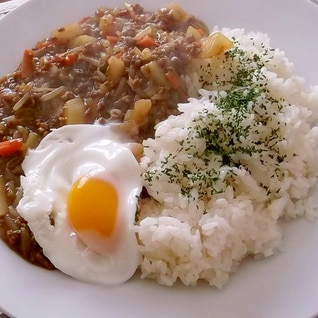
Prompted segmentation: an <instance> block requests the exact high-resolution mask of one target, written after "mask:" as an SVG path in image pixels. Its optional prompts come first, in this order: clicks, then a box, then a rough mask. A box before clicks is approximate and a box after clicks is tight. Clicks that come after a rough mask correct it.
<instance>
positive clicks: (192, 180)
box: [136, 29, 318, 288]
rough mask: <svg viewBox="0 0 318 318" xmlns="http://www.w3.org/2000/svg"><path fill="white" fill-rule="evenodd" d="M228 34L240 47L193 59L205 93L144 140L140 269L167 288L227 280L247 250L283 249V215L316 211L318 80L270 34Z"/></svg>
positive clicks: (196, 85)
mask: <svg viewBox="0 0 318 318" xmlns="http://www.w3.org/2000/svg"><path fill="white" fill-rule="evenodd" d="M222 32H224V33H225V34H226V35H227V36H228V37H229V38H233V39H234V42H235V46H234V48H233V49H231V50H230V51H228V52H227V53H225V54H224V55H222V56H219V57H216V58H214V59H209V60H206V61H203V62H202V61H201V62H200V64H195V63H194V65H192V67H193V68H194V69H195V71H196V73H195V75H194V76H193V79H192V80H193V82H192V83H191V86H192V87H191V89H192V90H193V91H194V90H196V89H198V90H199V92H200V96H198V98H197V99H195V98H192V99H190V100H189V103H187V104H180V105H179V110H180V111H181V115H179V116H171V117H169V118H168V119H167V120H166V121H164V122H162V123H160V124H159V125H158V126H157V129H156V136H155V139H148V140H146V141H145V142H144V146H145V150H144V157H143V158H142V161H141V165H142V166H143V168H144V174H143V179H144V186H145V187H146V189H147V191H148V193H149V194H150V197H148V198H146V199H143V200H142V201H141V212H140V221H139V224H138V225H137V226H136V231H137V233H138V238H139V241H140V250H141V253H142V255H143V260H142V263H141V272H142V274H141V277H142V278H155V279H156V280H157V281H158V282H159V283H161V284H164V285H168V286H171V285H173V284H174V283H175V282H176V281H177V280H178V279H180V280H181V281H182V282H183V283H184V284H185V285H195V284H196V283H197V281H198V280H201V279H203V280H206V281H208V282H209V284H210V285H212V286H216V287H218V288H222V287H223V286H224V285H225V284H226V283H227V282H228V280H229V277H230V275H231V274H232V273H233V272H235V271H236V270H237V268H238V265H239V264H240V262H241V261H242V260H243V259H244V258H245V257H247V256H248V255H252V256H255V257H268V256H271V255H273V254H275V253H276V252H278V251H279V249H280V247H281V244H282V237H283V234H282V231H281V228H280V225H279V222H278V221H279V220H280V219H291V218H296V217H300V216H306V217H307V218H308V219H311V220H312V219H314V218H315V217H316V216H317V210H316V205H315V204H316V203H315V202H314V200H313V198H312V197H310V195H309V194H310V190H311V189H312V187H313V186H314V184H315V183H316V179H317V174H318V152H317V145H318V129H317V127H315V125H316V123H317V119H318V111H317V100H318V87H311V88H307V87H306V85H305V83H304V80H303V79H302V78H300V77H298V76H296V75H294V74H293V65H292V64H291V63H290V62H289V61H288V60H287V59H286V58H285V56H284V53H283V52H281V51H279V50H277V49H275V50H273V49H272V48H271V47H270V42H269V39H268V37H267V36H266V35H264V34H260V33H249V34H245V33H244V31H243V30H238V29H236V30H229V29H225V30H222Z"/></svg>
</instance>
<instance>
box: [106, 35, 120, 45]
mask: <svg viewBox="0 0 318 318" xmlns="http://www.w3.org/2000/svg"><path fill="white" fill-rule="evenodd" d="M106 39H107V40H108V41H109V42H110V43H111V44H116V43H117V42H118V40H119V38H118V36H117V35H106Z"/></svg>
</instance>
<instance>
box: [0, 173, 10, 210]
mask: <svg viewBox="0 0 318 318" xmlns="http://www.w3.org/2000/svg"><path fill="white" fill-rule="evenodd" d="M7 213H8V202H7V192H6V185H5V182H4V178H3V176H1V175H0V215H5V214H7Z"/></svg>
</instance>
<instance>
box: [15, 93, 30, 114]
mask: <svg viewBox="0 0 318 318" xmlns="http://www.w3.org/2000/svg"><path fill="white" fill-rule="evenodd" d="M30 96H31V93H30V92H27V93H26V94H24V95H23V97H22V98H20V99H19V100H18V101H17V102H16V103H15V105H14V106H13V108H12V109H13V111H17V110H19V109H20V108H21V107H22V106H23V105H24V104H25V103H26V102H27V100H28V99H29V98H30Z"/></svg>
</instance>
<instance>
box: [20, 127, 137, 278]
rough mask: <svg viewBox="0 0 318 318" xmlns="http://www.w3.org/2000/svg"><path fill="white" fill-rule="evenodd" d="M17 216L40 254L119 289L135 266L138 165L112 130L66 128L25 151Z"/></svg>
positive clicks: (69, 271)
mask: <svg viewBox="0 0 318 318" xmlns="http://www.w3.org/2000/svg"><path fill="white" fill-rule="evenodd" d="M22 168H23V170H24V176H22V177H21V186H22V188H23V197H22V198H21V200H20V202H19V204H18V207H17V209H18V212H19V213H20V215H21V216H22V217H23V218H25V219H26V221H27V222H28V225H29V227H30V229H31V231H32V232H33V234H34V237H35V239H36V240H37V242H38V243H39V245H40V246H41V247H42V248H43V253H44V254H45V255H46V256H47V257H48V259H49V260H50V261H51V262H52V263H53V264H54V266H55V267H56V268H57V269H59V270H60V271H62V272H64V273H66V274H68V275H70V276H72V277H74V278H76V279H78V280H82V281H87V282H92V283H99V284H119V283H123V282H125V281H127V280H128V279H129V278H130V277H131V276H132V275H133V274H134V273H135V271H136V268H137V267H138V265H139V263H140V255H139V252H138V244H137V240H136V236H135V231H134V220H135V213H136V207H137V204H138V196H139V194H140V191H141V187H142V181H141V178H140V172H141V171H140V166H139V164H138V162H137V160H136V159H135V157H134V155H133V154H132V152H131V151H130V149H129V144H128V143H125V142H123V141H122V139H121V138H120V136H119V135H118V134H116V133H115V132H114V131H113V129H112V128H111V127H110V126H99V125H85V124H83V125H67V126H63V127H61V128H58V129H56V130H53V131H52V132H51V133H50V134H48V135H47V136H46V137H45V138H44V139H43V140H42V141H41V143H40V144H39V146H38V147H37V148H36V149H34V150H30V151H29V153H28V154H27V156H26V158H25V160H24V162H23V164H22Z"/></svg>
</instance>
